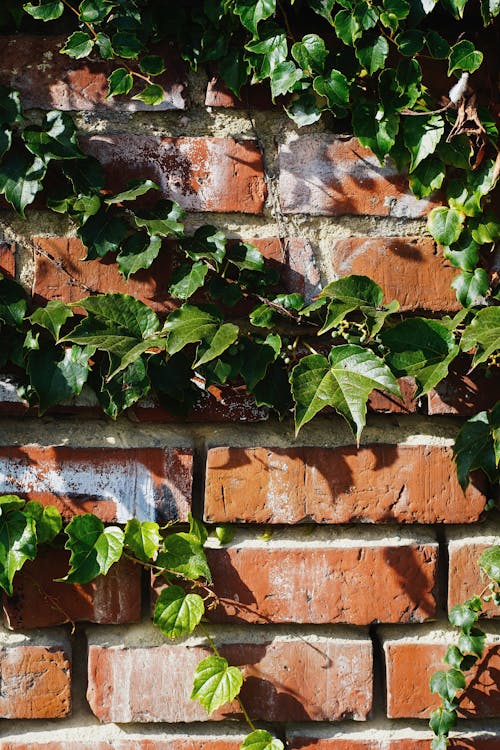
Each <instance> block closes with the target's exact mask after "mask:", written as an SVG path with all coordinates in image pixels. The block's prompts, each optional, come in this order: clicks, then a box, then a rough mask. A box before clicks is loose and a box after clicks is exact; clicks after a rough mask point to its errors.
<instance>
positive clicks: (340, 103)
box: [313, 69, 349, 115]
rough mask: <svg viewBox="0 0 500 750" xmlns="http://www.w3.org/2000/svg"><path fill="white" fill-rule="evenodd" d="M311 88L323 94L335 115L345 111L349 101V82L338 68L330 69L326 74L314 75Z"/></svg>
mask: <svg viewBox="0 0 500 750" xmlns="http://www.w3.org/2000/svg"><path fill="white" fill-rule="evenodd" d="M313 88H314V90H315V91H316V93H317V94H319V95H320V96H324V97H325V99H326V100H327V102H328V106H329V107H330V109H332V110H333V111H334V113H335V114H337V115H342V114H343V113H345V112H346V109H345V106H346V105H347V104H348V103H349V82H348V80H347V78H346V77H345V75H344V74H343V73H341V72H340V71H339V70H334V69H332V70H330V71H329V72H328V74H327V75H326V76H316V78H315V79H314V81H313Z"/></svg>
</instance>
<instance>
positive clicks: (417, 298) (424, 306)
mask: <svg viewBox="0 0 500 750" xmlns="http://www.w3.org/2000/svg"><path fill="white" fill-rule="evenodd" d="M331 259H332V265H333V270H334V272H335V273H336V274H337V275H338V276H348V275H349V274H351V273H354V274H359V275H361V276H369V277H370V278H371V279H373V281H376V282H377V284H379V285H380V286H381V287H382V289H383V291H384V295H385V296H384V300H385V302H386V303H388V302H390V301H391V300H393V299H396V300H397V301H398V302H399V304H400V305H401V308H400V309H401V310H412V311H414V310H443V311H445V310H446V311H455V310H458V309H460V305H459V303H458V301H457V298H456V296H455V292H454V291H453V289H451V287H450V284H451V282H452V281H453V278H454V277H455V275H456V269H454V268H452V267H451V266H450V264H449V263H448V262H447V261H446V260H445V259H444V258H443V255H442V253H441V251H440V250H438V249H437V247H436V244H435V242H434V240H433V239H432V238H431V237H383V238H380V237H350V238H349V239H343V240H337V241H336V242H335V244H334V246H333V248H332V251H331Z"/></svg>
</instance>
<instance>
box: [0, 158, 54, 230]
mask: <svg viewBox="0 0 500 750" xmlns="http://www.w3.org/2000/svg"><path fill="white" fill-rule="evenodd" d="M46 171H47V166H46V164H45V162H44V161H43V159H39V158H38V157H35V159H34V160H31V159H30V158H29V157H28V155H27V154H25V153H12V151H10V152H9V153H8V154H7V155H6V156H5V157H4V159H3V161H2V164H1V165H0V194H2V195H5V198H6V200H8V201H9V203H10V204H11V205H12V206H13V207H14V208H15V210H16V211H17V213H18V214H19V215H20V216H22V218H23V219H25V218H26V216H25V213H24V209H25V208H26V206H28V205H29V204H30V203H33V201H34V200H35V196H36V194H37V193H38V192H39V191H40V190H41V189H42V180H43V178H44V177H45V172H46Z"/></svg>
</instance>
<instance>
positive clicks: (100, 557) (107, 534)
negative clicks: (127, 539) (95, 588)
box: [59, 513, 124, 583]
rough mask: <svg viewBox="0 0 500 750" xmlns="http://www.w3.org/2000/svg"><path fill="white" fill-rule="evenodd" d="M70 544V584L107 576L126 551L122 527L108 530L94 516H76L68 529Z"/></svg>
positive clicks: (68, 580)
mask: <svg viewBox="0 0 500 750" xmlns="http://www.w3.org/2000/svg"><path fill="white" fill-rule="evenodd" d="M66 534H67V536H68V540H67V542H66V544H65V545H64V546H65V548H66V549H68V550H70V551H71V557H70V569H69V572H68V574H67V575H66V576H64V578H61V579H59V580H61V581H65V582H66V583H88V582H89V581H92V580H93V579H94V578H97V576H99V575H106V573H107V572H108V570H109V569H110V567H111V566H112V565H113V563H115V562H118V560H119V559H120V557H121V554H122V550H123V538H124V534H123V531H122V529H120V528H119V527H118V526H107V527H105V526H104V524H103V523H102V521H100V520H99V519H98V518H97V517H96V516H94V515H92V514H91V513H85V514H84V515H82V516H75V517H74V518H73V519H72V520H71V521H70V522H69V524H68V525H67V526H66Z"/></svg>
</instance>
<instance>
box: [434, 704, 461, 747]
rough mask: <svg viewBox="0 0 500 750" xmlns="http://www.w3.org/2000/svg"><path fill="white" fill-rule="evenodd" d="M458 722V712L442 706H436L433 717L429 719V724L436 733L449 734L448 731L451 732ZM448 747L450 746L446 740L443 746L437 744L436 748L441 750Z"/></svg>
mask: <svg viewBox="0 0 500 750" xmlns="http://www.w3.org/2000/svg"><path fill="white" fill-rule="evenodd" d="M456 723H457V714H456V712H455V711H451V710H450V709H447V708H443V707H442V706H440V707H439V708H436V709H435V710H434V711H432V713H431V719H430V721H429V726H430V728H431V729H432V731H433V732H434V734H437V735H447V734H448V732H450V731H451V730H452V729H453V727H454V726H455V724H456ZM447 747H448V743H447V742H446V740H445V744H444V745H441V747H440V746H439V745H437V747H436V748H435V750H441V749H442V750H446V748H447ZM433 750H434V748H433Z"/></svg>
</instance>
